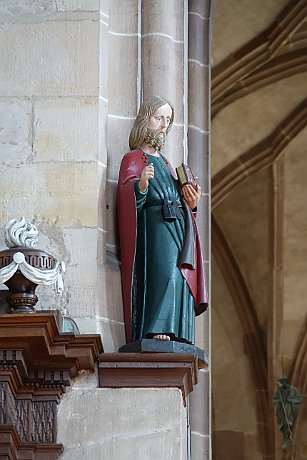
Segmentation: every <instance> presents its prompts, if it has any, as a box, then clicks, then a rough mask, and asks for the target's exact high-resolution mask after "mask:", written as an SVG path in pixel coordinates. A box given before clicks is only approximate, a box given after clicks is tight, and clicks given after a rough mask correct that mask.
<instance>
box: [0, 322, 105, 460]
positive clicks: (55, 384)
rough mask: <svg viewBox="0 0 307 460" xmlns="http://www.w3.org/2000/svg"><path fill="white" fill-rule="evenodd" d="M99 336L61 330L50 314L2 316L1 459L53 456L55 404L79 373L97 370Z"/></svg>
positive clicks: (55, 446) (56, 451)
mask: <svg viewBox="0 0 307 460" xmlns="http://www.w3.org/2000/svg"><path fill="white" fill-rule="evenodd" d="M102 351H103V347H102V343H101V337H100V335H98V334H94V335H85V334H82V335H74V334H71V333H60V332H59V329H58V325H57V322H56V316H55V315H53V314H50V313H37V314H7V315H2V316H0V458H1V459H3V460H4V459H7V460H53V459H56V458H58V457H59V455H60V454H61V452H62V451H63V445H62V444H57V443H56V438H57V404H58V403H59V401H60V398H61V395H62V394H63V393H64V391H65V387H67V386H69V385H70V382H71V379H73V378H75V377H76V376H77V375H78V372H79V371H81V370H83V369H85V370H90V371H93V370H94V367H95V362H96V361H97V357H98V354H99V353H101V352H102Z"/></svg>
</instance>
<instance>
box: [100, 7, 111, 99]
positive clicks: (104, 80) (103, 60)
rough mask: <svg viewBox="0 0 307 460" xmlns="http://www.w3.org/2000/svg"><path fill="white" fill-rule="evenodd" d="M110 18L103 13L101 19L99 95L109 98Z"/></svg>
mask: <svg viewBox="0 0 307 460" xmlns="http://www.w3.org/2000/svg"><path fill="white" fill-rule="evenodd" d="M108 22H109V18H108V17H107V16H105V15H103V14H101V17H100V21H99V95H100V96H101V97H103V98H105V99H107V98H108V80H109V78H108V77H109V69H108V63H109V56H108V55H109V25H108Z"/></svg>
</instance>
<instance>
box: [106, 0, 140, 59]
mask: <svg viewBox="0 0 307 460" xmlns="http://www.w3.org/2000/svg"><path fill="white" fill-rule="evenodd" d="M138 4H139V1H138V0H125V1H124V2H123V1H122V0H112V1H111V3H110V12H109V20H110V30H111V31H112V32H116V33H120V34H137V32H138ZM134 64H135V65H136V64H137V61H135V63H134Z"/></svg>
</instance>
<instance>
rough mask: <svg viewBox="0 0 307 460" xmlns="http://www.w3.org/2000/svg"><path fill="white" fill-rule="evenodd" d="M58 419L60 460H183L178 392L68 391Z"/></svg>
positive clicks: (183, 425) (183, 432)
mask: <svg viewBox="0 0 307 460" xmlns="http://www.w3.org/2000/svg"><path fill="white" fill-rule="evenodd" d="M144 408H146V410H145V411H144ZM58 419H59V427H58V442H62V443H63V444H64V446H65V450H64V454H63V455H62V457H61V458H62V459H63V460H70V459H72V458H74V460H83V459H84V458H88V459H91V460H102V459H105V458H106V459H110V460H111V459H116V460H131V458H132V457H133V459H135V460H143V459H146V460H154V459H156V458H159V459H161V460H170V459H176V460H186V459H187V451H186V449H187V446H186V441H185V440H186V412H185V409H184V407H183V403H182V396H181V392H180V390H179V389H177V388H176V389H141V388H140V389H95V388H83V387H82V388H72V390H71V391H69V392H68V393H67V394H66V395H65V396H64V398H63V399H62V402H61V404H60V406H59V417H58ZM67 426H69V427H70V429H69V430H67V429H66V427H67Z"/></svg>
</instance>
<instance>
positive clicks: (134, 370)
mask: <svg viewBox="0 0 307 460" xmlns="http://www.w3.org/2000/svg"><path fill="white" fill-rule="evenodd" d="M198 368H199V365H198V357H197V355H196V354H190V353H104V354H101V355H100V356H99V386H100V388H153V387H154V388H157V387H158V388H180V389H181V392H182V397H183V403H184V405H186V398H187V396H188V394H189V393H190V392H191V391H193V387H194V385H196V384H197V372H198Z"/></svg>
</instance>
